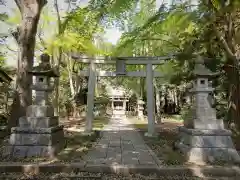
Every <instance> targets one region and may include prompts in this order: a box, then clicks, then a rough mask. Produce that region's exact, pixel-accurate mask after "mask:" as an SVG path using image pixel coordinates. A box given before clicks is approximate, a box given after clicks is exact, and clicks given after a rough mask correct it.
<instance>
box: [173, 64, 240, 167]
mask: <svg viewBox="0 0 240 180" xmlns="http://www.w3.org/2000/svg"><path fill="white" fill-rule="evenodd" d="M194 74H195V76H196V80H195V82H194V86H193V89H192V90H191V92H192V94H193V100H194V101H193V107H192V109H191V110H190V111H189V116H188V117H186V119H184V127H180V128H179V136H180V137H179V141H178V142H177V143H176V145H177V147H178V148H179V149H180V151H182V152H183V153H185V154H186V155H187V158H188V161H189V162H192V163H206V162H212V163H214V162H219V161H223V162H240V157H239V155H238V153H237V151H236V149H235V147H234V144H233V142H232V139H231V135H232V133H231V131H229V130H226V129H224V124H223V121H222V120H218V119H216V111H215V109H214V108H213V107H212V105H211V102H212V97H211V96H210V94H211V92H212V91H213V88H212V87H209V84H208V83H209V82H208V77H209V76H211V75H212V73H211V71H209V70H208V69H206V68H205V66H204V65H203V62H202V61H201V60H200V59H198V61H197V62H196V66H195V70H194Z"/></svg>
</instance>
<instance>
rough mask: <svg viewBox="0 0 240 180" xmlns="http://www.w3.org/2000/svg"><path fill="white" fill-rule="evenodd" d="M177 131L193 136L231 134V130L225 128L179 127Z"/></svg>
mask: <svg viewBox="0 0 240 180" xmlns="http://www.w3.org/2000/svg"><path fill="white" fill-rule="evenodd" d="M179 133H184V134H185V133H186V134H189V135H195V136H231V135H232V132H231V131H230V130H227V129H189V128H186V127H179Z"/></svg>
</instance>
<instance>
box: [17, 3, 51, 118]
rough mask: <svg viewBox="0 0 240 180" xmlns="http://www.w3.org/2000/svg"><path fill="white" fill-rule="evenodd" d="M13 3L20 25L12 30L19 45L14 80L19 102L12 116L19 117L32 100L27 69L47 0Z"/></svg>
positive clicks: (32, 59)
mask: <svg viewBox="0 0 240 180" xmlns="http://www.w3.org/2000/svg"><path fill="white" fill-rule="evenodd" d="M15 3H16V4H17V6H18V9H19V11H20V13H21V17H22V21H21V24H20V26H19V27H18V28H17V31H16V32H14V35H15V38H16V41H17V43H18V46H19V54H18V70H17V81H16V86H17V87H16V89H17V97H18V99H19V103H17V106H18V108H15V111H16V112H14V113H13V115H14V118H19V117H20V116H23V115H25V112H26V107H27V106H28V105H29V104H30V103H31V100H32V98H31V94H32V93H31V89H30V85H31V81H32V78H31V77H30V76H29V75H28V71H29V70H30V69H31V68H32V66H33V62H34V49H35V44H36V33H37V26H38V22H39V18H40V13H41V10H42V8H43V7H44V5H45V4H46V3H47V1H46V0H15ZM15 100H16V99H15ZM16 101H17V100H16ZM16 101H15V102H16ZM15 105H16V104H15Z"/></svg>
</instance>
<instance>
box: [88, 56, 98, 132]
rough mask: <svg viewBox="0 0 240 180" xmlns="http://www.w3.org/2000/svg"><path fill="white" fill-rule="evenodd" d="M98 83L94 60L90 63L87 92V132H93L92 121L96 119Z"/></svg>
mask: <svg viewBox="0 0 240 180" xmlns="http://www.w3.org/2000/svg"><path fill="white" fill-rule="evenodd" d="M95 85H96V67H95V63H94V62H93V61H92V62H91V63H90V65H89V79H88V93H87V116H86V126H85V132H86V133H91V131H92V121H93V119H94V114H93V108H94V95H95Z"/></svg>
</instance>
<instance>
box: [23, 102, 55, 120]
mask: <svg viewBox="0 0 240 180" xmlns="http://www.w3.org/2000/svg"><path fill="white" fill-rule="evenodd" d="M26 116H27V117H53V116H54V108H53V107H52V106H41V105H31V106H28V108H27V113H26Z"/></svg>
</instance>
